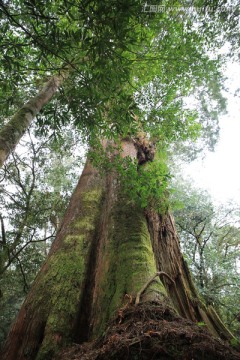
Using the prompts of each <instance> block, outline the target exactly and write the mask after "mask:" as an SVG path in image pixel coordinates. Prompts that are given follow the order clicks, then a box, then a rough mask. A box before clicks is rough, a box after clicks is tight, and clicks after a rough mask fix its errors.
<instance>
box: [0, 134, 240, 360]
mask: <svg viewBox="0 0 240 360" xmlns="http://www.w3.org/2000/svg"><path fill="white" fill-rule="evenodd" d="M125 155H130V156H132V157H136V156H137V149H136V148H135V146H134V145H133V143H132V142H131V141H125V142H123V156H125ZM155 274H157V276H156V277H154V280H153V279H152V280H153V281H152V280H151V281H149V279H151V278H153V275H155ZM136 298H137V299H138V300H137V301H136ZM151 304H152V305H151ZM144 306H145V307H144ZM151 306H152V307H151ZM153 306H155V307H154V308H153ZM128 307H131V308H132V314H135V313H136V312H140V311H142V314H144V319H145V320H144V321H145V322H146V321H147V320H148V324H150V325H149V326H151V328H150V330H149V329H148V330H147V331H145V332H144V331H143V328H142V327H141V332H140V335H139V337H138V338H137V340H136V334H135V335H134V337H133V339H130V340H131V343H130V342H128V343H127V344H128V345H127V346H126V344H125V343H124V346H123V347H124V349H125V352H126V351H129V350H128V347H129V346H130V345H131V346H132V345H134V344H135V343H138V342H139V341H140V340H139V338H140V339H142V337H143V336H145V337H146V338H148V339H149V337H150V338H151V337H152V336H156V334H160V331H156V329H155V328H154V326H155V325H154V326H153V323H154V321H155V317H156V316H159V314H158V315H156V314H157V313H156V311H159V310H156V309H161V314H162V316H164V317H165V318H164V320H163V322H161V327H164V326H165V325H166V324H167V323H168V321H167V320H169V318H170V316H171V319H172V321H173V319H174V321H175V322H174V324H175V323H177V322H178V323H179V321H180V320H181V317H180V316H179V315H181V316H182V317H184V318H185V319H190V320H191V322H188V323H187V325H186V323H183V325H182V323H181V324H180V325H181V331H183V329H182V328H183V327H184V326H185V327H186V326H188V327H190V329H191V327H193V326H195V328H197V326H196V325H194V324H193V322H195V323H196V322H199V321H202V322H203V321H204V322H205V324H206V326H207V327H208V329H209V330H210V332H211V333H212V334H214V335H215V336H220V337H222V338H224V339H230V338H231V334H230V333H229V332H228V331H227V330H226V329H225V327H224V326H223V324H222V323H221V321H220V320H219V318H218V317H217V315H216V314H215V312H214V310H213V309H212V308H211V309H207V308H206V307H205V306H204V304H203V303H202V302H201V300H200V299H199V296H198V294H197V292H196V290H195V287H194V285H193V283H192V280H191V276H190V274H189V271H188V268H187V265H186V263H185V262H184V260H183V257H182V255H181V252H180V247H179V241H178V237H177V235H176V230H175V226H174V222H173V219H172V216H171V215H165V216H161V215H159V214H157V213H156V212H154V211H150V210H149V211H144V210H143V209H141V208H138V207H137V206H136V205H134V204H133V203H132V201H131V200H129V199H127V198H126V197H125V196H124V195H123V194H122V192H121V186H120V184H119V183H118V181H117V178H116V176H115V175H114V174H108V175H107V176H106V177H105V178H103V177H101V176H100V175H99V174H98V172H97V171H96V170H95V169H94V168H93V167H92V166H91V164H90V163H89V162H87V164H86V166H85V168H84V171H83V173H82V176H81V178H80V180H79V183H78V185H77V187H76V190H75V192H74V194H73V196H72V199H71V201H70V204H69V207H68V210H67V212H66V214H65V217H64V220H63V222H62V224H61V226H60V229H59V231H58V234H57V236H56V239H55V241H54V243H53V245H52V248H51V251H50V254H49V256H48V259H47V260H46V262H45V264H44V265H43V267H42V269H41V271H40V272H39V274H38V276H37V278H36V280H35V282H34V284H33V286H32V289H31V290H30V292H29V294H28V296H27V298H26V300H25V302H24V304H23V306H22V308H21V310H20V313H19V315H18V317H17V319H16V321H15V323H14V324H13V326H12V329H11V331H10V334H9V336H8V339H7V341H6V344H5V348H4V349H3V353H2V359H4V360H26V359H29V360H30V359H31V360H35V359H37V360H47V359H53V358H55V357H56V358H58V356H59V355H57V354H58V350H59V349H60V348H61V347H64V346H66V345H69V344H71V343H79V344H81V343H84V342H89V341H92V340H94V339H96V338H98V337H99V336H103V334H104V332H106V331H107V333H108V331H110V330H111V329H112V327H111V325H110V326H109V321H113V320H112V319H114V317H116V316H117V319H118V320H117V326H119V327H120V326H122V328H121V329H120V328H119V329H118V330H116V331H115V332H114V334H113V335H111V336H110V337H109V338H108V340H107V341H106V345H104V346H105V347H103V349H105V348H106V347H107V346H112V348H111V349H114V342H115V341H116V339H118V338H119V336H120V335H119V334H124V333H127V332H128V331H130V330H128V329H130V328H129V327H128V326H127V325H125V323H124V321H125V320H124V319H126V318H130V317H131V316H133V315H131V316H130V314H128V317H127V315H126V313H125V311H126V309H127V308H128ZM141 309H143V310H141ZM144 309H145V310H144ZM154 309H155V310H154ZM151 316H153V317H151ZM181 321H183V320H181ZM155 322H156V321H155ZM162 324H165V325H164V326H163V325H162ZM131 326H132V327H133V328H135V327H137V321H135V322H134V323H133V324H132V325H131ZM156 326H157V325H156ZM169 326H172V325H171V324H170V325H169ZM107 329H108V330H107ZM109 329H110V330H109ZM154 329H155V332H154V331H153V330H154ZM174 331H175V330H174ZM198 331H200V330H199V329H198V328H197V330H196V329H195V335H192V334H190V335H188V336H190V337H189V338H191V341H190V342H189V345H188V346H189V347H190V346H192V345H190V343H191V344H192V343H193V342H194V337H196V338H197V336H198V335H196V334H198ZM152 334H155V335H152ZM174 334H175V335H174V336H175V340H176V339H177V336H179V338H181V337H182V336H183V334H182V333H181V334H180V335H179V333H178V335H176V334H177V333H176V331H175V333H174ZM202 336H203V335H202ZM114 339H115V340H114ZM197 339H198V338H197ZM204 339H205V338H204ZM175 340H174V341H175ZM198 340H199V339H198ZM198 340H197V341H198ZM205 340H206V339H205ZM161 341H163V340H161ZM111 344H112V345H111ZM129 344H130V345H129ZM214 344H215V343H214ZM200 345H201V344H200ZM153 351H154V352H153V353H152V354H155V353H156V349H155V350H153ZM187 351H188V349H187ZM214 351H215V352H216V350H214ZM112 352H114V351H112ZM140 352H142V350H141V351H140ZM138 353H139V351H138ZM101 354H103V353H101ZM129 354H130V355H129V359H130V358H135V359H145V358H146V359H148V358H155V357H153V355H149V354H148V355H147V357H143V355H139V354H140V353H139V354H138V355H136V357H131V352H129ZM216 354H217V352H216ZM95 355H96V353H95ZM101 356H102V357H101ZM121 356H122V357H121ZM121 356H120V354H117V355H116V354H114V355H112V356H110V355H109V354H108V355H107V356H106V357H103V355H99V357H98V359H110V358H111V359H122V358H126V353H125V355H124V354H122V355H121ZM149 356H150V357H149ZM154 356H155V355H154ZM69 358H73V356H72V355H71V356H69V355H68V356H67V357H66V359H69ZM95 358H96V356H95V357H94V355H89V357H86V359H95ZM171 358H174V357H171ZM176 358H177V357H176ZM178 358H184V359H187V358H188V357H178ZM191 358H192V357H191ZM213 358H221V357H218V356H217V355H216V357H212V358H211V359H213ZM228 358H229V359H230V357H228ZM233 358H234V359H237V357H231V359H233ZM64 359H65V358H64ZM79 359H85V357H84V355H81V356H80V357H79ZM166 359H167V357H166ZM196 359H197V357H196Z"/></svg>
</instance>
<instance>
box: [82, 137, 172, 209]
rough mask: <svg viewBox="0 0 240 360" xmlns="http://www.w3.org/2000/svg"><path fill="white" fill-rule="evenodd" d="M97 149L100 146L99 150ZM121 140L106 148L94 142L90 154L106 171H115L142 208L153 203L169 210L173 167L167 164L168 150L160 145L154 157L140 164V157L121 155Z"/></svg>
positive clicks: (154, 205)
mask: <svg viewBox="0 0 240 360" xmlns="http://www.w3.org/2000/svg"><path fill="white" fill-rule="evenodd" d="M96 149H97V150H96ZM121 152H122V149H121V142H118V143H114V145H113V144H112V143H109V144H108V145H107V148H106V149H104V148H103V147H102V145H101V144H100V143H99V144H95V145H94V147H93V148H92V149H91V151H90V152H89V158H90V159H91V161H92V163H93V165H94V166H95V167H97V168H98V169H99V170H100V171H101V172H102V174H103V175H105V174H106V172H107V173H108V172H112V171H115V172H116V173H117V179H118V181H119V182H120V183H121V188H122V191H123V192H124V193H125V194H126V195H127V196H128V197H129V199H130V201H132V202H134V203H135V204H136V205H138V206H140V207H141V208H146V207H147V206H150V207H153V208H154V209H156V210H158V211H160V212H161V213H166V212H167V210H168V207H169V196H168V195H169V191H170V189H169V179H170V177H171V175H170V171H169V169H168V167H167V154H166V151H165V149H164V148H162V149H161V148H160V146H159V147H158V150H157V153H156V154H155V158H154V161H148V162H146V163H145V164H144V165H138V159H132V158H131V157H130V156H126V157H122V155H121Z"/></svg>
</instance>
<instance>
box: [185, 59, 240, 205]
mask: <svg viewBox="0 0 240 360" xmlns="http://www.w3.org/2000/svg"><path fill="white" fill-rule="evenodd" d="M225 75H226V76H228V77H229V80H228V81H227V86H228V87H229V89H231V90H230V92H231V93H230V92H229V94H228V96H227V97H228V114H227V115H224V116H222V117H221V118H220V138H219V142H218V144H217V145H216V148H215V152H214V153H212V152H209V153H208V154H207V156H206V158H205V159H203V160H196V161H194V162H192V163H191V164H188V165H185V166H184V174H185V176H184V177H189V176H190V177H191V178H192V179H193V180H194V181H195V182H196V186H198V187H201V188H205V189H207V190H208V191H209V192H210V194H211V195H212V196H213V198H214V199H215V200H216V201H217V202H227V201H229V200H234V201H235V202H237V203H239V204H240V97H239V95H238V97H237V96H235V97H234V95H233V94H234V92H235V91H236V90H237V88H239V87H240V65H239V64H229V66H228V68H227V71H226V74H225Z"/></svg>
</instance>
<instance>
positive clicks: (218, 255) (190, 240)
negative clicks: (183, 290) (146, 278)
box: [175, 182, 240, 336]
mask: <svg viewBox="0 0 240 360" xmlns="http://www.w3.org/2000/svg"><path fill="white" fill-rule="evenodd" d="M175 197H176V198H178V200H180V201H182V204H183V201H184V206H183V208H182V209H178V210H176V211H175V219H176V223H177V227H178V230H179V235H180V240H181V245H182V249H183V252H184V254H185V256H186V258H187V260H188V263H189V265H190V267H191V270H192V272H193V274H194V277H195V280H196V283H197V286H198V288H199V291H200V293H201V294H202V296H203V297H204V299H205V301H206V302H207V304H211V305H214V307H215V308H216V309H217V310H218V311H219V312H220V313H221V316H222V318H223V320H224V321H225V323H226V324H227V325H228V326H229V327H230V329H232V331H234V332H235V333H236V335H238V336H239V335H240V325H239V309H238V305H237V304H238V299H239V296H240V282H239V260H240V219H239V215H240V212H239V210H240V209H239V207H238V206H236V204H228V205H225V206H222V205H221V206H219V207H218V206H216V205H214V204H213V202H212V200H211V198H210V195H209V194H208V193H207V192H206V191H202V190H201V189H196V188H194V187H193V186H192V185H191V184H190V183H189V182H185V183H184V182H183V183H180V184H179V183H178V189H177V191H176V194H175Z"/></svg>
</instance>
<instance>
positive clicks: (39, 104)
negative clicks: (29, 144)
mask: <svg viewBox="0 0 240 360" xmlns="http://www.w3.org/2000/svg"><path fill="white" fill-rule="evenodd" d="M67 76H68V72H66V71H65V70H64V71H62V72H61V73H60V75H56V76H53V77H51V79H50V80H49V81H48V82H47V83H46V84H45V85H44V87H43V88H42V89H41V91H40V92H39V93H38V94H37V95H36V96H34V97H33V98H32V99H30V100H29V101H28V102H27V103H26V104H24V105H23V106H22V107H21V109H19V110H18V111H17V112H16V114H15V115H14V116H13V117H12V119H11V120H10V121H9V122H8V123H7V124H6V125H4V126H3V127H2V129H1V130H0V167H2V166H3V164H4V161H5V160H6V159H7V158H8V156H9V154H10V153H11V152H12V151H13V150H14V149H15V147H16V146H17V144H18V142H19V141H20V139H21V137H22V136H23V135H24V133H25V132H26V130H27V129H28V127H29V126H30V124H31V123H32V121H33V119H34V118H35V116H36V115H37V114H38V113H39V112H40V110H41V109H42V108H43V106H44V105H46V104H47V103H48V102H49V101H50V100H51V99H52V97H53V96H54V94H55V93H56V92H57V90H58V89H59V87H60V85H61V84H62V82H63V80H64V79H65V78H66V77H67Z"/></svg>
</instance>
